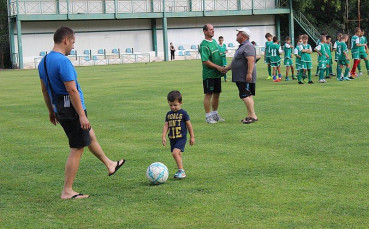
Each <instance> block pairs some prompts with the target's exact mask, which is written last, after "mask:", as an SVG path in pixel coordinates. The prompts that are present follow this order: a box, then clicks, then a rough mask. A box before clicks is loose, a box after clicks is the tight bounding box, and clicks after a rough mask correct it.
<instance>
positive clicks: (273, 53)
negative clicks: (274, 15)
mask: <svg viewBox="0 0 369 229" xmlns="http://www.w3.org/2000/svg"><path fill="white" fill-rule="evenodd" d="M269 49H270V65H271V67H272V68H273V82H279V81H281V80H282V75H281V55H280V54H282V53H283V50H282V48H281V46H280V45H279V44H278V37H276V36H274V37H273V44H272V45H270V46H269ZM277 71H278V77H277Z"/></svg>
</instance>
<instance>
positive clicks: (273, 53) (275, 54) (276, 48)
mask: <svg viewBox="0 0 369 229" xmlns="http://www.w3.org/2000/svg"><path fill="white" fill-rule="evenodd" d="M269 49H270V62H272V63H277V62H279V61H280V60H281V56H280V54H279V52H281V51H282V49H281V46H280V45H279V44H276V43H273V44H272V45H270V46H269Z"/></svg>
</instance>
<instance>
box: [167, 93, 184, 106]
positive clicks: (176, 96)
mask: <svg viewBox="0 0 369 229" xmlns="http://www.w3.org/2000/svg"><path fill="white" fill-rule="evenodd" d="M167 99H168V102H174V101H176V100H177V101H178V102H180V103H181V102H182V95H181V92H179V91H171V92H169V93H168V96H167Z"/></svg>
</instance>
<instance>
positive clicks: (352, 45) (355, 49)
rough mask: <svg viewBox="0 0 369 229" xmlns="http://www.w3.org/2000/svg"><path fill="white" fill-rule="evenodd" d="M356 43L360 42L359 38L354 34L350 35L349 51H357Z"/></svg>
mask: <svg viewBox="0 0 369 229" xmlns="http://www.w3.org/2000/svg"><path fill="white" fill-rule="evenodd" d="M357 43H360V38H359V37H358V36H356V35H354V36H352V38H351V52H352V53H356V52H358V51H359V46H357V45H356V44H357Z"/></svg>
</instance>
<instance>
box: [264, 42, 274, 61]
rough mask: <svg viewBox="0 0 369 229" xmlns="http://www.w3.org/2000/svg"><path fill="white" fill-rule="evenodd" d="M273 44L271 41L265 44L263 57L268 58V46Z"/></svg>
mask: <svg viewBox="0 0 369 229" xmlns="http://www.w3.org/2000/svg"><path fill="white" fill-rule="evenodd" d="M272 44H273V41H267V42H265V56H266V57H270V46H271V45H272Z"/></svg>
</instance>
